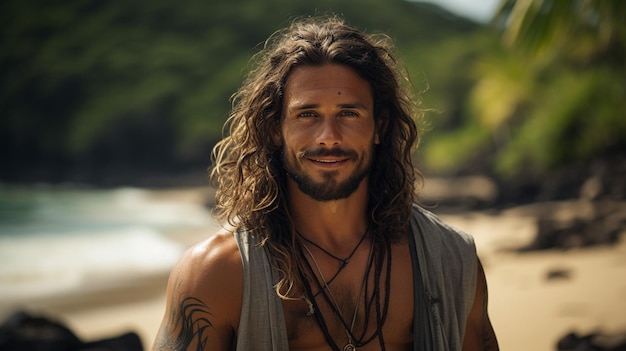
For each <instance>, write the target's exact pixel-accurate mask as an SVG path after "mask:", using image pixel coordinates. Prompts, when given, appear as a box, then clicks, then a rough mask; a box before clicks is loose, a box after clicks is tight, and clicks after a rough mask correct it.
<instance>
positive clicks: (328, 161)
mask: <svg viewBox="0 0 626 351" xmlns="http://www.w3.org/2000/svg"><path fill="white" fill-rule="evenodd" d="M315 161H317V162H321V163H335V162H339V161H335V160H315Z"/></svg>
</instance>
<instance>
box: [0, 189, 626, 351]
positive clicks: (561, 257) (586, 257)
mask: <svg viewBox="0 0 626 351" xmlns="http://www.w3.org/2000/svg"><path fill="white" fill-rule="evenodd" d="M198 191H200V192H202V191H204V190H203V189H199V188H193V189H182V190H181V191H170V190H167V191H161V190H156V191H153V192H151V193H150V194H151V196H154V197H155V199H156V198H159V197H161V198H168V199H175V200H176V201H190V202H193V203H201V204H206V199H207V197H206V196H207V193H201V194H200V195H198V194H197V192H198ZM560 205H561V206H562V207H563V208H562V209H561V210H563V211H567V206H568V204H567V203H561V204H560ZM546 206H552V205H546V204H536V205H525V206H524V207H518V208H511V209H507V210H499V211H493V210H485V211H469V212H464V213H459V212H451V213H446V212H445V211H440V213H439V216H440V217H441V218H442V219H443V220H444V221H446V222H447V223H449V224H450V225H453V226H455V227H457V228H460V229H462V230H463V231H466V232H468V233H470V234H471V235H472V236H473V237H474V239H475V242H476V247H477V252H478V255H479V257H480V259H481V261H482V262H483V265H484V268H485V273H486V275H487V282H488V285H489V296H490V302H489V313H490V316H491V319H492V323H493V324H494V328H495V330H496V334H497V337H498V340H499V343H500V348H501V349H502V350H507V351H509V350H510V351H526V350H533V351H550V350H556V343H557V341H558V340H559V339H560V338H561V337H563V336H565V334H566V333H568V332H572V331H575V332H579V333H590V332H594V331H601V332H606V333H620V332H625V331H626V317H624V316H623V311H626V281H624V277H625V276H626V237H625V236H624V234H625V232H624V231H622V233H621V237H620V240H619V241H618V242H617V243H616V244H614V245H612V246H596V247H588V248H576V249H568V250H559V249H553V250H542V251H529V252H523V253H522V252H518V251H516V250H515V249H516V248H520V247H524V246H526V245H528V244H529V243H531V242H532V240H533V239H534V238H535V234H536V232H537V227H536V226H537V223H536V215H537V213H541V212H542V211H544V209H545V208H546ZM433 210H434V212H436V213H438V211H437V209H436V208H435V209H433ZM219 228H220V226H219V225H218V224H217V223H215V222H214V221H213V222H211V223H207V225H206V226H205V227H203V228H198V229H191V230H180V231H178V230H177V231H171V232H166V233H163V236H164V237H166V238H168V239H171V240H174V241H176V242H178V243H179V244H181V245H182V246H183V247H185V248H188V247H190V246H191V245H192V244H193V243H196V242H198V241H200V240H203V239H206V238H208V237H210V236H211V235H212V234H213V233H215V232H216V231H217V230H218V229H219ZM167 275H168V273H167V274H166V273H165V272H162V273H159V274H152V275H148V276H140V277H135V278H133V279H130V280H128V279H127V278H125V280H124V282H125V284H121V285H120V286H115V284H110V285H108V286H105V287H103V288H102V289H97V290H96V289H91V290H89V289H85V290H83V291H77V292H75V293H73V294H71V295H63V296H56V297H53V298H52V297H51V298H39V299H37V300H32V301H25V302H24V303H21V304H20V305H14V306H9V305H4V306H3V305H0V318H2V320H4V319H5V318H6V316H7V314H8V313H10V312H12V311H13V310H15V309H16V308H18V307H25V310H26V311H27V312H31V313H33V314H40V315H43V316H45V317H48V318H51V319H54V320H58V321H60V322H62V323H64V324H65V325H66V326H67V327H69V328H70V329H71V330H72V331H73V332H74V333H75V334H76V335H77V336H78V337H79V338H81V339H82V340H85V341H90V340H96V339H100V338H106V337H111V336H116V335H119V334H122V333H124V332H128V331H134V332H136V333H137V334H138V335H139V336H140V338H141V340H142V343H143V346H144V349H145V350H150V348H151V346H152V342H153V340H154V337H155V335H156V333H157V331H158V328H159V325H160V323H161V320H162V318H163V313H164V311H165V291H166V282H167Z"/></svg>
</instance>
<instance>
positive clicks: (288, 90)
mask: <svg viewBox="0 0 626 351" xmlns="http://www.w3.org/2000/svg"><path fill="white" fill-rule="evenodd" d="M329 97H335V98H336V99H355V100H361V101H360V102H364V101H363V100H368V101H369V102H370V104H371V100H372V92H371V87H370V84H369V82H368V81H366V80H365V79H363V78H361V76H359V75H358V74H357V73H356V71H355V70H354V69H352V68H351V67H349V66H346V65H341V64H334V63H331V64H325V65H322V66H299V67H296V68H295V69H294V70H293V72H291V74H290V75H289V77H288V78H287V84H286V87H285V103H286V104H289V103H291V102H292V101H293V100H298V101H299V100H306V99H313V100H315V99H322V98H329ZM312 102H313V103H315V102H316V101H312Z"/></svg>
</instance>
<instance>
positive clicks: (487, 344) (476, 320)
mask: <svg viewBox="0 0 626 351" xmlns="http://www.w3.org/2000/svg"><path fill="white" fill-rule="evenodd" d="M476 280H477V282H476V294H475V295H474V303H473V305H472V310H471V311H470V315H469V317H468V318H467V327H466V328H465V339H464V340H463V351H498V350H500V348H499V347H498V340H497V339H496V334H495V332H494V331H493V327H492V326H491V320H490V319H489V314H488V313H487V302H488V293H487V279H486V278H485V271H484V270H483V266H482V264H481V263H480V260H479V261H478V274H477V277H476Z"/></svg>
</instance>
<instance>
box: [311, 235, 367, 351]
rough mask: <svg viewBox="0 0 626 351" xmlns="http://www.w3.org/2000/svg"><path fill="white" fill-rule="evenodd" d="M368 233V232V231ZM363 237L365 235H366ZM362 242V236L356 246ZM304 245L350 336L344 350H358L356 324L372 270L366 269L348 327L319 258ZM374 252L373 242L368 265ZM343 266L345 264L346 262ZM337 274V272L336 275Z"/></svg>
mask: <svg viewBox="0 0 626 351" xmlns="http://www.w3.org/2000/svg"><path fill="white" fill-rule="evenodd" d="M366 234H367V232H366ZM363 237H365V235H364V236H363ZM305 240H306V238H305ZM307 241H308V240H307ZM361 242H363V238H361V241H359V243H358V245H357V247H356V248H358V247H359V246H360V245H361ZM313 244H314V243H313ZM314 245H315V244H314ZM316 246H317V245H316ZM302 247H303V248H304V249H305V250H306V252H307V254H308V255H309V256H310V257H311V260H312V261H313V264H314V265H315V268H316V270H317V273H318V274H319V276H320V279H321V280H322V288H323V289H322V291H324V294H325V295H327V297H328V299H329V301H330V302H331V304H332V305H333V307H334V308H333V310H334V311H335V312H336V314H337V317H339V319H340V320H341V323H342V324H343V326H344V329H345V331H346V335H347V337H348V343H347V344H346V345H345V346H344V347H343V351H356V345H355V340H354V337H353V331H354V324H355V323H356V317H357V315H358V311H359V306H360V304H361V297H362V296H363V294H364V291H365V285H366V282H367V279H368V276H369V272H370V270H369V269H366V270H365V273H364V275H363V281H362V282H361V289H360V290H359V294H358V296H357V300H356V304H355V307H354V313H353V314H352V321H351V324H350V327H349V328H348V326H347V322H346V319H345V318H344V317H343V314H342V313H341V310H340V308H339V303H338V302H337V299H336V298H335V295H334V294H333V292H332V290H331V289H330V287H329V286H328V284H329V283H330V281H326V279H325V278H324V274H323V273H322V270H321V269H320V266H319V264H318V263H317V260H316V259H315V256H313V253H312V252H311V250H310V249H309V248H308V247H307V246H306V245H305V244H304V243H302ZM356 248H355V249H354V250H353V252H352V253H351V254H350V256H349V257H348V259H349V258H351V257H352V255H354V252H356ZM320 249H322V248H321V247H320ZM322 250H323V251H324V252H326V250H324V249H322ZM326 253H327V254H329V255H330V256H333V255H332V254H330V253H328V252H326ZM373 253H374V243H373V242H372V245H371V246H370V252H369V256H368V259H367V266H366V267H370V266H371V262H372V256H373ZM333 257H334V256H333ZM337 259H338V258H337ZM343 266H345V264H344V265H343ZM340 269H342V267H340ZM336 275H337V274H335V276H334V277H336ZM334 277H333V279H334ZM318 283H319V282H318ZM312 298H313V299H314V298H315V297H314V296H313V297H312ZM309 303H311V304H312V302H310V301H309Z"/></svg>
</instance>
